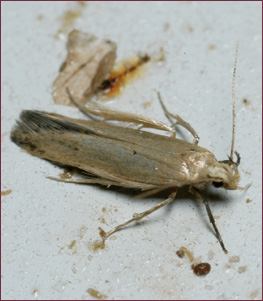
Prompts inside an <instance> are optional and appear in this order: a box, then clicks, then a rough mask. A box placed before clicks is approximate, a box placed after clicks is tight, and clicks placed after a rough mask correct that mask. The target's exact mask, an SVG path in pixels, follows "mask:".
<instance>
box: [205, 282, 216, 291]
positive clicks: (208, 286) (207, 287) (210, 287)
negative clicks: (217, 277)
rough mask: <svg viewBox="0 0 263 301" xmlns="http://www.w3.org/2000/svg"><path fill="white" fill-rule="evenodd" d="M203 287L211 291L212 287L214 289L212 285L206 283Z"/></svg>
mask: <svg viewBox="0 0 263 301" xmlns="http://www.w3.org/2000/svg"><path fill="white" fill-rule="evenodd" d="M205 289H207V290H210V291H211V290H212V289H214V287H213V286H212V285H209V284H207V285H206V286H205Z"/></svg>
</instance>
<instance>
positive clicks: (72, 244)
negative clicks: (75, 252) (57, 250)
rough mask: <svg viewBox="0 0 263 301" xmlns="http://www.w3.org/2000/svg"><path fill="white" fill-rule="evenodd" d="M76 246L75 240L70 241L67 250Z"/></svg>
mask: <svg viewBox="0 0 263 301" xmlns="http://www.w3.org/2000/svg"><path fill="white" fill-rule="evenodd" d="M75 245H76V240H72V242H71V244H70V245H69V246H68V248H69V249H72V248H74V246H75Z"/></svg>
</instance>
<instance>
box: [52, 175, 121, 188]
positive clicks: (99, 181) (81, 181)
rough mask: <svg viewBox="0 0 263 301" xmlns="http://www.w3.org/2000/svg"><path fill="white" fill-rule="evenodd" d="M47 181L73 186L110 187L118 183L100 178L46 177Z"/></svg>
mask: <svg viewBox="0 0 263 301" xmlns="http://www.w3.org/2000/svg"><path fill="white" fill-rule="evenodd" d="M47 178H48V179H51V180H55V181H57V182H65V183H75V184H100V185H105V186H107V187H110V186H112V185H115V186H116V185H117V184H118V183H116V182H114V181H110V180H106V179H102V178H90V179H88V178H86V179H61V178H55V177H47Z"/></svg>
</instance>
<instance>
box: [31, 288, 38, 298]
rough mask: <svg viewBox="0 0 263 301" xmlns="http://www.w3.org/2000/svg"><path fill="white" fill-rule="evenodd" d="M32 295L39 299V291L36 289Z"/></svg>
mask: <svg viewBox="0 0 263 301" xmlns="http://www.w3.org/2000/svg"><path fill="white" fill-rule="evenodd" d="M32 295H33V296H34V297H35V298H36V297H38V290H37V289H34V290H33V292H32Z"/></svg>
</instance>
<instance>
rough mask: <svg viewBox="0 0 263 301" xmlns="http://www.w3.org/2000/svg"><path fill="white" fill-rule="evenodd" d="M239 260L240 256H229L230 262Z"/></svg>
mask: <svg viewBox="0 0 263 301" xmlns="http://www.w3.org/2000/svg"><path fill="white" fill-rule="evenodd" d="M239 261H240V258H239V256H232V257H230V258H229V262H230V263H235V262H239Z"/></svg>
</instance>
